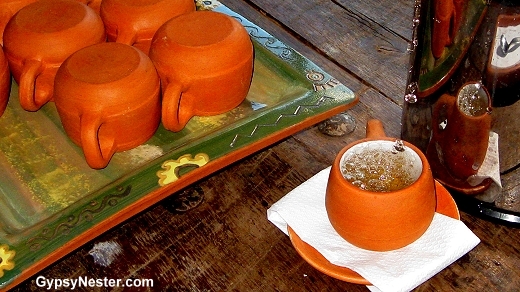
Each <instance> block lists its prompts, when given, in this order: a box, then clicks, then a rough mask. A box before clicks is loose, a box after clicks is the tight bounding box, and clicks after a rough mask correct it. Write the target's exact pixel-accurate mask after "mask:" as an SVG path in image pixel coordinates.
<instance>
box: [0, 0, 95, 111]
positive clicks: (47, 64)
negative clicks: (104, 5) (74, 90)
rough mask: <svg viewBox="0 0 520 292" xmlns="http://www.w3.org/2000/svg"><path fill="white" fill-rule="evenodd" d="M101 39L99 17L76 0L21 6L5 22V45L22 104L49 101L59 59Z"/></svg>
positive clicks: (29, 107) (37, 105) (29, 105)
mask: <svg viewBox="0 0 520 292" xmlns="http://www.w3.org/2000/svg"><path fill="white" fill-rule="evenodd" d="M104 41H105V30H104V26H103V22H102V21H101V18H100V17H99V15H97V14H96V13H95V12H94V10H92V9H91V8H89V7H88V6H87V5H85V4H83V3H80V2H78V1H73V0H41V1H38V2H34V3H32V4H29V5H27V6H25V7H24V8H22V9H20V11H18V13H16V14H15V15H14V16H13V17H12V18H11V20H10V21H9V22H8V23H7V26H6V28H5V32H4V45H5V46H4V49H5V54H6V56H7V59H8V60H9V67H10V68H11V73H12V74H13V77H14V79H15V80H16V82H17V83H18V85H19V98H20V104H21V105H22V107H23V108H24V109H26V110H28V111H36V110H38V109H39V108H40V107H41V106H43V105H44V104H45V103H47V102H48V101H50V100H51V99H52V95H53V87H54V76H55V75H56V71H57V70H58V68H59V66H60V65H61V63H62V62H63V61H64V60H65V59H66V58H67V57H68V56H70V55H71V54H72V53H74V52H75V51H77V50H79V49H81V48H84V47H86V46H89V45H92V44H96V43H100V42H104Z"/></svg>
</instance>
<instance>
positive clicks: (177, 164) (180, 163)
mask: <svg viewBox="0 0 520 292" xmlns="http://www.w3.org/2000/svg"><path fill="white" fill-rule="evenodd" d="M208 162H209V156H208V155H207V154H205V153H199V154H197V155H195V157H194V158H192V157H191V154H185V155H182V156H181V157H179V159H177V160H167V161H165V162H164V163H163V164H162V166H161V167H162V168H164V169H165V170H163V171H158V172H157V176H158V177H159V185H161V186H164V185H167V184H170V183H172V182H174V181H176V180H178V179H179V178H180V170H181V169H182V168H183V167H201V166H203V165H206V164H207V163H208Z"/></svg>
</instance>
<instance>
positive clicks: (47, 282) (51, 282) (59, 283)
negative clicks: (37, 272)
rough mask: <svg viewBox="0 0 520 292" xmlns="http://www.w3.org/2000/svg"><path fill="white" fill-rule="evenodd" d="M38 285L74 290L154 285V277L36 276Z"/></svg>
mask: <svg viewBox="0 0 520 292" xmlns="http://www.w3.org/2000/svg"><path fill="white" fill-rule="evenodd" d="M36 286H38V287H39V288H45V289H47V290H67V289H69V290H74V289H77V288H116V287H127V288H128V287H130V288H131V287H134V288H138V287H150V288H151V287H153V280H152V279H109V278H106V277H105V278H102V279H96V278H89V277H86V276H85V277H79V278H74V279H68V278H65V279H47V278H45V277H44V276H39V277H37V278H36Z"/></svg>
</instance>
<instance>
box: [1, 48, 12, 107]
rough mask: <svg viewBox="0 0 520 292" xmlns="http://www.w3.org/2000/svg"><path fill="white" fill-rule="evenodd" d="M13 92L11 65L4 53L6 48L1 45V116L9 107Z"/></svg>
mask: <svg viewBox="0 0 520 292" xmlns="http://www.w3.org/2000/svg"><path fill="white" fill-rule="evenodd" d="M10 93H11V73H10V72H9V65H8V63H7V59H6V58H5V55H4V50H3V49H2V46H0V116H2V114H3V113H4V111H5V108H6V107H7V102H8V101H9V94H10Z"/></svg>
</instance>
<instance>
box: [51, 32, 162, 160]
mask: <svg viewBox="0 0 520 292" xmlns="http://www.w3.org/2000/svg"><path fill="white" fill-rule="evenodd" d="M54 101H55V104H56V108H57V110H58V114H59V116H60V118H61V122H62V124H63V127H64V129H65V132H66V133H67V135H68V136H69V137H70V138H71V139H72V140H73V141H74V142H75V143H76V144H78V145H80V146H81V147H82V148H83V153H84V155H85V158H86V161H87V163H88V164H89V166H90V167H92V168H96V169H99V168H104V167H106V166H107V165H108V163H109V161H110V159H111V158H112V156H113V155H114V153H115V152H117V151H124V150H129V149H131V148H134V147H137V146H139V145H140V144H142V143H144V142H146V141H147V140H148V139H149V138H151V137H152V135H153V134H154V133H155V131H156V130H157V127H158V126H159V123H160V116H161V104H160V81H159V76H158V74H157V72H156V70H155V68H154V66H153V63H152V61H151V60H150V59H149V58H148V56H146V55H145V54H144V53H143V52H141V51H140V50H138V49H136V48H134V47H132V46H129V45H125V44H120V43H113V42H110V43H102V44H97V45H93V46H90V47H86V48H84V49H81V50H79V51H77V52H76V53H74V54H72V55H71V56H70V57H69V58H68V59H67V60H66V61H65V62H64V63H63V65H62V66H61V67H60V69H59V70H58V73H57V75H56V84H55V96H54Z"/></svg>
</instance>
